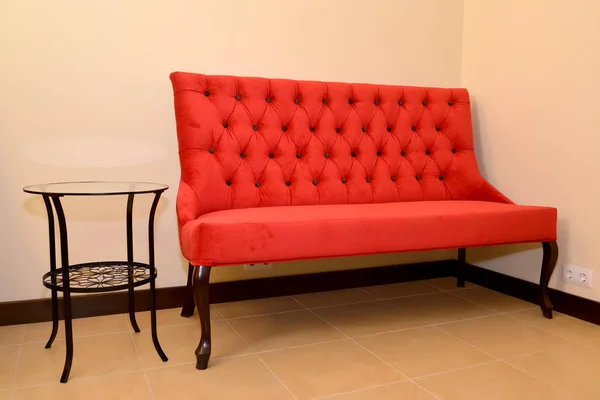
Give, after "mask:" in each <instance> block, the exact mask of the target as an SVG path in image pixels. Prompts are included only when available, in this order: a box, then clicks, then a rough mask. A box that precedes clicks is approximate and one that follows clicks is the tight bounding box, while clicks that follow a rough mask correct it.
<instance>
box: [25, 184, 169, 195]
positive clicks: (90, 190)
mask: <svg viewBox="0 0 600 400" xmlns="http://www.w3.org/2000/svg"><path fill="white" fill-rule="evenodd" d="M168 188H169V186H168V185H164V184H162V183H151V182H104V181H83V182H56V183H43V184H39V185H30V186H25V187H24V188H23V190H24V191H25V192H27V193H33V194H47V195H54V196H110V195H119V194H137V193H140V194H141V193H156V192H164V191H165V190H167V189H168Z"/></svg>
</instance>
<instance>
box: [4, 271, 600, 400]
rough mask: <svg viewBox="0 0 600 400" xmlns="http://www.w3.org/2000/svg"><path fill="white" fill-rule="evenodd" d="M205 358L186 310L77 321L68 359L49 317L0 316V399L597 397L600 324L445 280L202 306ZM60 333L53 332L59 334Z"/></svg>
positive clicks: (589, 399) (465, 399)
mask: <svg viewBox="0 0 600 400" xmlns="http://www.w3.org/2000/svg"><path fill="white" fill-rule="evenodd" d="M211 312H212V315H211V317H212V319H213V323H212V327H213V357H212V359H211V363H210V365H209V368H208V369H207V370H205V371H197V370H196V369H195V368H194V367H195V365H194V361H195V360H194V349H195V347H196V345H197V342H198V340H199V337H200V328H199V323H198V320H197V317H195V318H190V319H185V318H181V317H179V310H178V309H174V310H162V311H159V318H158V321H159V325H160V328H159V337H160V340H161V343H162V345H163V348H164V349H165V352H166V353H167V355H168V356H169V359H170V360H169V362H168V363H162V362H161V361H160V359H159V358H158V356H157V354H156V352H155V351H154V348H153V346H152V341H151V338H150V333H149V318H148V314H147V313H141V314H139V315H138V321H139V325H140V327H141V328H142V333H139V334H136V333H133V332H132V331H131V328H130V327H129V325H128V319H127V316H125V315H113V316H107V317H98V318H87V319H79V320H76V321H74V333H75V336H76V339H75V358H74V364H73V369H72V372H71V380H70V381H69V383H68V384H66V385H64V384H60V383H58V379H59V376H60V373H61V370H62V363H63V359H64V342H63V341H62V340H59V339H57V341H56V343H55V344H54V346H53V347H52V349H49V350H46V349H44V344H45V340H46V339H47V336H48V334H49V332H50V324H49V323H42V324H31V325H23V326H8V327H0V400H6V399H11V400H21V399H48V400H50V399H61V400H65V399H86V400H87V399H91V400H93V399H103V400H104V399H158V400H162V399H178V400H179V399H219V400H228V399H235V400H238V399H241V400H244V399H248V400H253V399H260V400H269V399H273V400H286V399H298V400H301V399H317V398H328V399H332V400H359V399H376V400H388V399H402V400H433V399H440V400H483V399H486V400H500V399H507V400H508V399H510V400H519V399H527V400H536V399H540V400H541V399H544V400H548V399H587V400H592V399H594V400H597V399H600V379H598V378H597V376H598V374H599V373H600V326H596V325H592V324H588V323H586V322H583V321H580V320H577V319H574V318H571V317H568V316H565V315H561V314H556V315H555V318H554V319H553V320H546V319H544V318H543V317H542V316H541V312H540V310H539V309H538V308H537V307H536V306H534V305H532V304H529V303H525V302H522V301H520V300H517V299H514V298H511V297H508V296H505V295H502V294H499V293H496V292H493V291H490V290H488V289H484V288H481V287H477V286H474V285H467V288H465V289H457V288H456V287H455V281H454V280H453V279H438V280H431V281H424V282H411V283H404V284H393V285H384V286H377V287H369V288H364V289H351V290H342V291H337V292H326V293H315V294H306V295H299V296H293V297H284V298H276V299H265V300H254V301H248V302H240V303H228V304H216V305H214V306H213V308H212V311H211ZM60 337H62V330H61V332H59V338H60Z"/></svg>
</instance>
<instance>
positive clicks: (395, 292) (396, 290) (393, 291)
mask: <svg viewBox="0 0 600 400" xmlns="http://www.w3.org/2000/svg"><path fill="white" fill-rule="evenodd" d="M363 289H364V290H366V291H367V292H369V293H370V294H372V295H373V296H375V297H377V298H379V299H393V298H396V297H406V296H415V295H418V294H426V293H435V292H439V289H437V288H435V287H433V286H430V285H426V284H424V283H422V282H401V283H391V284H389V285H379V286H369V287H365V288H363Z"/></svg>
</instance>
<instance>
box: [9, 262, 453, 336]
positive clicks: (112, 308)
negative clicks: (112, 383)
mask: <svg viewBox="0 0 600 400" xmlns="http://www.w3.org/2000/svg"><path fill="white" fill-rule="evenodd" d="M455 264H456V261H454V260H447V261H435V262H427V263H417V264H405V265H394V266H385V267H373V268H361V269H352V270H343V271H332V272H322V273H314V274H305V275H292V276H281V277H273V278H261V279H252V280H244V281H233V282H217V283H211V284H210V301H211V303H226V302H230V301H240V300H251V299H257V298H265V297H277V296H289V295H293V294H300V293H310V292H321V291H328V290H339V289H349V288H355V287H361V286H372V285H382V284H386V283H395V282H408V281H416V280H422V279H433V278H442V277H446V276H452V275H453V274H454V270H455ZM184 289H185V288H184V287H183V286H178V287H169V288H159V289H157V290H156V291H157V293H156V302H157V308H158V309H165V308H175V307H181V306H182V305H183V296H184V293H185V291H184ZM51 304H52V303H51V300H50V299H39V300H26V301H15V302H5V303H0V326H2V325H16V324H30V323H34V322H45V321H51V320H52V306H51ZM149 304H150V296H149V291H148V289H142V290H136V291H135V309H136V311H147V310H149ZM59 310H62V299H60V298H59ZM71 310H72V315H73V318H84V317H96V316H100V315H109V314H120V313H126V312H127V310H128V309H127V292H123V291H122V292H114V293H103V294H97V295H88V296H73V297H71ZM61 314H62V312H61ZM61 319H62V315H61Z"/></svg>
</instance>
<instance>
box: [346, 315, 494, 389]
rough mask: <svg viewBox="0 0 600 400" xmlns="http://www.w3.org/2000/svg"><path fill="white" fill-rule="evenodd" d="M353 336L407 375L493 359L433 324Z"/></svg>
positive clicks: (446, 369) (412, 376) (424, 373)
mask: <svg viewBox="0 0 600 400" xmlns="http://www.w3.org/2000/svg"><path fill="white" fill-rule="evenodd" d="M356 340H357V342H358V343H360V344H361V345H363V346H365V347H366V348H367V349H369V350H370V351H372V352H373V353H374V354H375V355H376V356H378V357H379V358H381V359H382V360H384V361H386V362H387V363H389V364H391V365H392V366H393V367H394V368H396V369H397V370H399V371H400V372H402V373H403V374H404V375H406V376H408V377H409V378H416V377H419V376H424V375H429V374H435V373H438V372H444V371H449V370H452V369H457V368H464V367H469V366H473V365H476V364H481V363H485V362H489V361H492V360H494V358H493V357H490V356H489V355H487V354H485V353H484V352H482V351H480V350H477V349H475V348H474V347H472V346H469V345H468V344H466V343H464V342H462V341H460V340H458V339H456V338H453V337H452V336H450V335H448V334H446V333H444V332H441V331H440V330H438V329H436V328H433V327H425V328H417V329H409V330H406V331H400V332H392V333H385V334H382V335H374V336H365V337H362V338H357V339H356Z"/></svg>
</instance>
